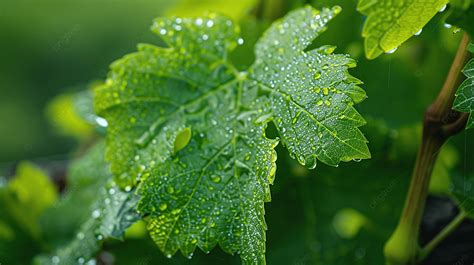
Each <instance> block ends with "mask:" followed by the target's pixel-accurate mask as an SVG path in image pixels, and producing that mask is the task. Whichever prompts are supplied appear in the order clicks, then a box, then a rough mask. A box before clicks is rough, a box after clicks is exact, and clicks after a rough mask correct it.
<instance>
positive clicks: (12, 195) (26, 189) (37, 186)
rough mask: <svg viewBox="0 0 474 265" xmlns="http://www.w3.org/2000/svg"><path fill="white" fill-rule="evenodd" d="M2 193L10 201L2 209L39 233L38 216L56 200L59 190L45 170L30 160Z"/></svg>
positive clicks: (21, 165)
mask: <svg viewBox="0 0 474 265" xmlns="http://www.w3.org/2000/svg"><path fill="white" fill-rule="evenodd" d="M1 195H3V196H4V199H5V200H8V201H9V202H8V203H5V205H4V206H3V207H2V211H7V212H9V213H10V215H11V216H12V217H13V218H14V219H15V220H16V222H18V223H19V224H21V225H23V226H24V227H25V228H27V229H29V230H30V232H31V233H32V234H34V235H38V233H39V227H38V224H37V221H38V218H39V217H40V215H41V214H42V213H43V212H44V210H46V209H47V208H48V207H51V206H52V205H53V204H54V203H55V202H56V200H57V197H58V192H57V190H56V186H55V185H54V183H52V182H51V180H50V179H49V177H48V176H47V175H46V173H45V172H43V170H41V169H40V168H38V167H36V166H35V165H33V164H31V163H29V162H22V163H20V164H19V165H18V167H17V172H16V175H15V177H14V178H13V179H12V180H11V181H10V182H9V183H8V185H7V187H6V188H5V189H4V190H3V191H2V192H1Z"/></svg>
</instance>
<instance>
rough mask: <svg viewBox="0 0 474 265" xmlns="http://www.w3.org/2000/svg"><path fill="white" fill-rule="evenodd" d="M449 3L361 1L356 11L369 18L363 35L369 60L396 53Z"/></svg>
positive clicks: (434, 0) (431, 0) (433, 0)
mask: <svg viewBox="0 0 474 265" xmlns="http://www.w3.org/2000/svg"><path fill="white" fill-rule="evenodd" d="M447 3H448V0H400V1H395V0H360V1H359V5H358V6H357V9H358V10H359V11H360V12H361V13H363V14H364V15H366V16H367V20H366V21H365V24H364V29H363V31H362V36H363V37H364V38H365V54H366V56H367V58H368V59H374V58H377V57H378V56H379V55H381V54H382V53H384V52H390V51H393V50H395V49H397V48H398V46H400V45H401V44H402V43H403V42H405V41H406V40H407V39H409V38H410V37H411V36H413V35H415V34H416V33H417V32H419V31H420V30H422V28H423V27H424V26H425V25H426V23H428V21H430V19H431V18H432V17H433V16H434V15H435V14H436V13H437V12H438V11H439V10H440V9H441V8H442V7H443V6H445V5H446V4H447Z"/></svg>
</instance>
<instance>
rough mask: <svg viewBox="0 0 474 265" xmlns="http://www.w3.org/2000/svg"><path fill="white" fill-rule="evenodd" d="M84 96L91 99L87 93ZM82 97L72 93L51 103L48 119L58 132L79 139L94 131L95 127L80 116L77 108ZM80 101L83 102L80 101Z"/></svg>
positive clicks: (48, 109) (60, 96)
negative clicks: (77, 102) (77, 101)
mask: <svg viewBox="0 0 474 265" xmlns="http://www.w3.org/2000/svg"><path fill="white" fill-rule="evenodd" d="M82 96H85V97H86V98H87V97H89V96H88V95H86V94H85V93H84V94H82ZM80 97H81V96H80V95H77V94H72V93H68V94H63V95H59V96H57V97H56V98H54V99H53V100H52V101H51V102H50V103H49V105H48V108H47V115H48V119H49V120H50V122H51V124H52V125H53V126H54V127H55V128H56V130H57V131H58V132H60V133H61V134H64V135H68V136H73V137H75V138H78V139H82V138H84V137H87V136H89V135H90V134H91V133H92V132H93V131H94V128H93V126H92V125H91V124H90V123H89V122H87V120H85V119H84V118H83V117H82V116H81V115H79V113H78V109H76V107H75V103H76V100H78V98H80ZM84 100H86V99H84ZM79 101H83V100H81V99H79Z"/></svg>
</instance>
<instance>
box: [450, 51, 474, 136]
mask: <svg viewBox="0 0 474 265" xmlns="http://www.w3.org/2000/svg"><path fill="white" fill-rule="evenodd" d="M462 72H463V73H464V75H465V76H466V77H467V79H466V80H464V82H462V83H461V85H460V86H459V88H458V90H457V91H456V98H455V99H454V103H453V109H455V110H457V111H461V112H467V113H469V120H468V121H467V124H466V129H469V128H472V127H474V118H473V115H472V113H473V112H474V59H471V60H470V61H469V62H468V63H467V64H466V66H465V67H464V69H463V70H462Z"/></svg>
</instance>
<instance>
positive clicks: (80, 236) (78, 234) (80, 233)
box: [77, 232, 84, 240]
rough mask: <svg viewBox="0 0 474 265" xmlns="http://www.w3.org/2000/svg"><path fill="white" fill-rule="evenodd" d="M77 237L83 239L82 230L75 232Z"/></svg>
mask: <svg viewBox="0 0 474 265" xmlns="http://www.w3.org/2000/svg"><path fill="white" fill-rule="evenodd" d="M77 239H79V240H82V239H84V233H82V232H79V233H77Z"/></svg>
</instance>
